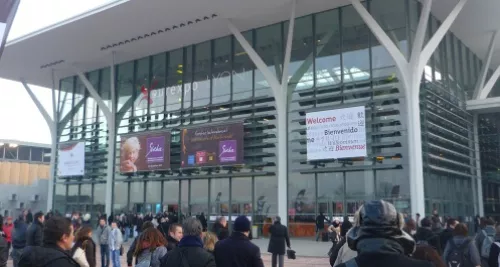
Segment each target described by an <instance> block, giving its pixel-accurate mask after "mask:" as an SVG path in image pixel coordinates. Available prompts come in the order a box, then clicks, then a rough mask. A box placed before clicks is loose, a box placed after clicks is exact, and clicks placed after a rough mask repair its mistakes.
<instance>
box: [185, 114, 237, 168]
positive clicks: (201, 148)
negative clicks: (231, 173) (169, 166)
mask: <svg viewBox="0 0 500 267" xmlns="http://www.w3.org/2000/svg"><path fill="white" fill-rule="evenodd" d="M243 137H244V131H243V123H233V124H226V125H218V126H209V127H200V128H193V129H183V130H182V135H181V167H182V168H189V167H201V166H219V165H220V166H222V165H239V164H243Z"/></svg>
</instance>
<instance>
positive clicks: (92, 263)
mask: <svg viewBox="0 0 500 267" xmlns="http://www.w3.org/2000/svg"><path fill="white" fill-rule="evenodd" d="M77 248H81V249H82V250H83V251H84V252H85V258H86V259H87V263H88V264H89V267H96V266H97V265H96V264H97V263H96V244H95V243H94V241H93V240H92V238H90V237H86V238H84V239H82V240H78V241H76V243H75V245H74V246H73V248H72V250H71V255H74V254H75V251H76V249H77Z"/></svg>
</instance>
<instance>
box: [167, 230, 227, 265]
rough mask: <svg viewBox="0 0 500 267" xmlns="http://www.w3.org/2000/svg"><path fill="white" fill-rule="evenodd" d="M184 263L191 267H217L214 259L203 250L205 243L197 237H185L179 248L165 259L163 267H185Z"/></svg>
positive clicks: (170, 252)
mask: <svg viewBox="0 0 500 267" xmlns="http://www.w3.org/2000/svg"><path fill="white" fill-rule="evenodd" d="M183 261H185V262H186V263H187V266H190V267H215V259H214V257H213V256H212V254H210V253H209V252H207V251H206V250H205V249H204V248H203V241H202V240H201V238H200V237H197V236H184V237H183V238H182V239H181V241H180V242H179V246H178V247H177V248H175V249H174V250H172V251H169V252H168V253H167V255H166V256H165V257H163V259H162V260H161V267H178V266H183V264H182V262H183ZM218 267H222V266H219V265H218Z"/></svg>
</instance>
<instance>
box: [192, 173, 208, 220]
mask: <svg viewBox="0 0 500 267" xmlns="http://www.w3.org/2000/svg"><path fill="white" fill-rule="evenodd" d="M189 194H190V195H189V197H190V201H189V203H191V208H190V211H191V214H190V215H192V216H194V215H200V214H201V213H202V212H203V213H204V214H208V179H203V180H196V179H193V180H191V190H190V192H189Z"/></svg>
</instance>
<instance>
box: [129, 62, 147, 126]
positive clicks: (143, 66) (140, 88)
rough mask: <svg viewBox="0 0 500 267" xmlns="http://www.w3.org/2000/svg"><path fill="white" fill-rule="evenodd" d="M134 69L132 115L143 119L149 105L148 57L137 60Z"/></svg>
mask: <svg viewBox="0 0 500 267" xmlns="http://www.w3.org/2000/svg"><path fill="white" fill-rule="evenodd" d="M136 64H137V65H136V70H135V86H134V89H133V90H135V93H134V94H135V98H136V99H135V103H134V117H136V118H140V119H141V121H143V122H144V121H145V120H146V117H143V116H145V115H146V114H147V109H148V105H149V99H148V91H147V90H149V88H148V87H149V57H145V58H142V59H139V60H137V63H136Z"/></svg>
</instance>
